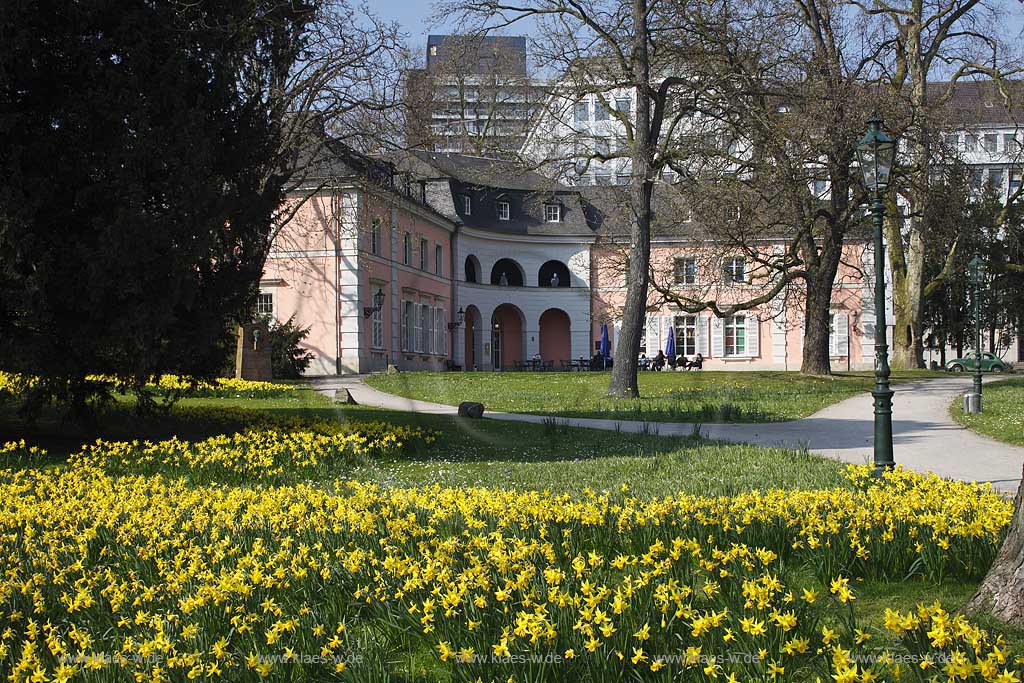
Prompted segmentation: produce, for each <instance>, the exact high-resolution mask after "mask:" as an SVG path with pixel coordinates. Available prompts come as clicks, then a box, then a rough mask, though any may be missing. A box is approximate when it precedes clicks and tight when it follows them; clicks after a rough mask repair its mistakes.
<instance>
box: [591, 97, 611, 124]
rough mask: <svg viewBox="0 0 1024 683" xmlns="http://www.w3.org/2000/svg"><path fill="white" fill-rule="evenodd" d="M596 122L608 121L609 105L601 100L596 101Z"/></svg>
mask: <svg viewBox="0 0 1024 683" xmlns="http://www.w3.org/2000/svg"><path fill="white" fill-rule="evenodd" d="M594 120H595V121H607V120H608V105H607V104H606V103H605V102H602V101H601V100H600V98H598V99H596V100H594Z"/></svg>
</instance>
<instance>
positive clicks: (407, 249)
mask: <svg viewBox="0 0 1024 683" xmlns="http://www.w3.org/2000/svg"><path fill="white" fill-rule="evenodd" d="M402 263H404V264H405V265H407V266H409V265H412V235H410V234H409V233H405V234H404V235H402Z"/></svg>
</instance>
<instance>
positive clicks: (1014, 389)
mask: <svg viewBox="0 0 1024 683" xmlns="http://www.w3.org/2000/svg"><path fill="white" fill-rule="evenodd" d="M981 407H982V412H981V413H980V414H978V415H968V414H966V413H964V410H963V402H962V401H961V400H960V398H959V397H958V398H957V399H956V400H955V401H953V403H952V404H951V405H950V409H949V412H950V414H951V415H952V416H953V419H955V420H956V421H957V422H959V423H960V424H962V425H963V426H965V427H967V428H968V429H973V430H974V431H976V432H979V433H981V434H984V435H985V436H990V437H992V438H993V439H998V440H999V441H1005V442H1006V443H1012V444H1014V445H1017V446H1024V379H1020V378H1016V379H1006V380H1000V381H998V382H992V383H991V384H988V383H986V384H985V386H984V387H983V388H982V406H981Z"/></svg>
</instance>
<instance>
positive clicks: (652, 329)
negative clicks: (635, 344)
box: [647, 315, 661, 356]
mask: <svg viewBox="0 0 1024 683" xmlns="http://www.w3.org/2000/svg"><path fill="white" fill-rule="evenodd" d="M660 324H661V320H660V319H659V318H658V316H656V315H648V316H647V355H648V356H656V355H658V344H659V343H660V340H659V336H658V331H659V325H660Z"/></svg>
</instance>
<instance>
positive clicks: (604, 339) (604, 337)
mask: <svg viewBox="0 0 1024 683" xmlns="http://www.w3.org/2000/svg"><path fill="white" fill-rule="evenodd" d="M598 349H599V350H600V351H601V361H602V365H604V361H606V360H607V359H608V356H609V355H610V353H611V349H612V344H611V342H610V341H608V325H607V324H605V325H601V344H600V346H599V347H598Z"/></svg>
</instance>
